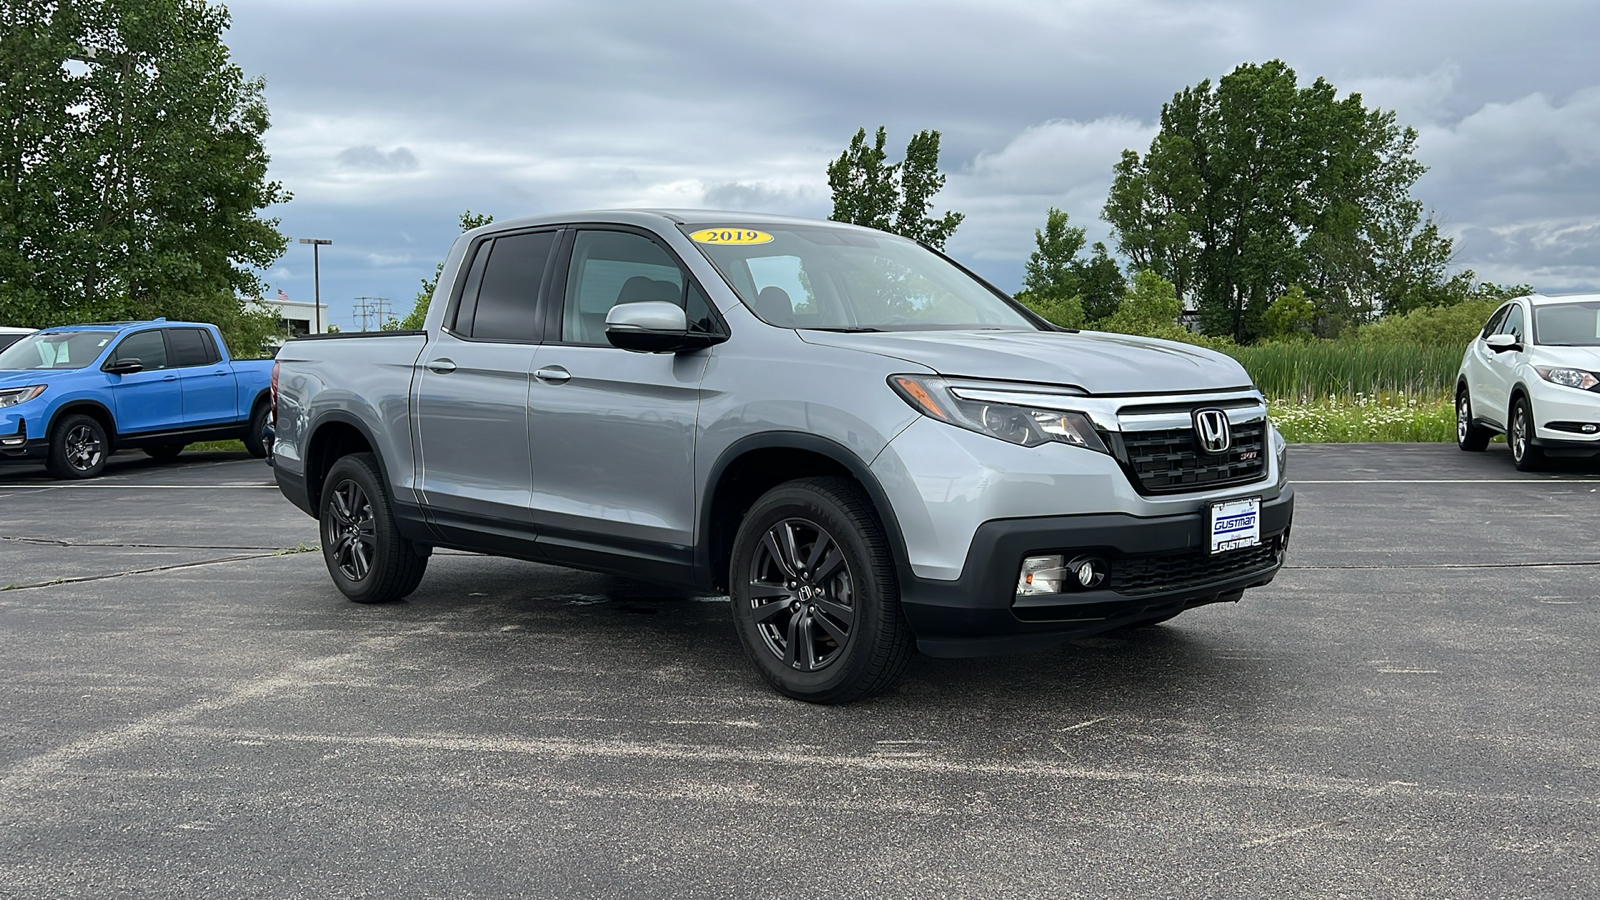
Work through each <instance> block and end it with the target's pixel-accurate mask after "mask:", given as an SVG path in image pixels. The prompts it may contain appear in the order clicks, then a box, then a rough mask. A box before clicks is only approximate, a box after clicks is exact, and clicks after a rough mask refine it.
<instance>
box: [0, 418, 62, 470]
mask: <svg viewBox="0 0 1600 900" xmlns="http://www.w3.org/2000/svg"><path fill="white" fill-rule="evenodd" d="M49 452H50V439H49V438H48V437H45V436H43V435H31V434H29V433H28V421H27V419H25V418H23V417H22V416H17V417H16V421H15V422H13V423H11V424H10V427H7V428H4V429H3V430H0V464H4V463H29V462H38V461H39V460H41V459H44V458H45V456H47V455H48V454H49Z"/></svg>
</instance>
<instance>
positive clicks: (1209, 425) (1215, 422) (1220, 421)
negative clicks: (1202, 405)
mask: <svg viewBox="0 0 1600 900" xmlns="http://www.w3.org/2000/svg"><path fill="white" fill-rule="evenodd" d="M1194 436H1195V438H1196V439H1197V440H1198V442H1199V444H1200V449H1201V451H1202V452H1205V453H1210V454H1213V455H1215V454H1218V453H1227V452H1228V448H1229V447H1231V446H1233V433H1232V431H1231V430H1230V429H1229V428H1228V414H1227V413H1225V412H1223V411H1222V410H1220V409H1197V410H1195V411H1194Z"/></svg>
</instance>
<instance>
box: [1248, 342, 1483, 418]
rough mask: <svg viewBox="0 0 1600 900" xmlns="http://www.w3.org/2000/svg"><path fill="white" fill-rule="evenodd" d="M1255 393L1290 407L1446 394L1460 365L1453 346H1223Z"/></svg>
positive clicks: (1288, 344)
mask: <svg viewBox="0 0 1600 900" xmlns="http://www.w3.org/2000/svg"><path fill="white" fill-rule="evenodd" d="M1225 352H1226V353H1228V354H1229V355H1230V356H1232V357H1233V358H1234V359H1237V360H1238V361H1239V363H1240V364H1241V365H1243V366H1244V367H1245V370H1246V371H1247V372H1249V373H1250V377H1251V378H1252V379H1253V380H1254V381H1255V383H1256V386H1257V387H1259V388H1260V389H1261V392H1262V393H1264V394H1266V395H1267V397H1268V398H1269V399H1272V400H1280V401H1286V402H1288V403H1293V404H1302V405H1303V404H1312V403H1317V402H1320V401H1324V400H1334V399H1346V400H1353V399H1354V398H1356V397H1358V396H1359V397H1382V396H1404V397H1412V398H1421V399H1437V398H1440V397H1446V396H1449V395H1450V393H1451V391H1452V388H1453V387H1454V386H1455V380H1456V371H1457V369H1458V368H1459V367H1460V365H1461V352H1462V348H1461V347H1460V346H1456V345H1455V344H1454V343H1448V344H1447V343H1443V342H1441V343H1439V344H1361V343H1354V342H1344V341H1337V342H1336V341H1322V342H1316V343H1302V344H1292V343H1284V344H1260V345H1257V346H1253V347H1228V348H1227V349H1226V350H1225Z"/></svg>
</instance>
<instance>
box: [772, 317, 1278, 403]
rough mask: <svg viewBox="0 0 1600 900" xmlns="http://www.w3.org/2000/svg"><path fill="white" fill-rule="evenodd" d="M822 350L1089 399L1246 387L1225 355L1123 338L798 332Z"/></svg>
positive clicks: (1084, 334) (1083, 334)
mask: <svg viewBox="0 0 1600 900" xmlns="http://www.w3.org/2000/svg"><path fill="white" fill-rule="evenodd" d="M800 336H801V338H803V339H804V340H806V341H808V342H810V343H813V344H820V345H823V346H828V347H841V348H846V349H850V350H861V351H864V352H866V353H876V354H878V355H880V356H888V357H891V358H894V359H903V360H906V361H907V362H913V363H919V364H921V365H924V366H927V367H928V368H930V369H933V370H934V371H935V372H938V373H939V374H941V375H949V376H966V377H969V378H994V379H1004V380H1006V381H1026V382H1032V383H1035V384H1056V385H1075V386H1077V387H1080V388H1083V389H1084V390H1086V391H1088V392H1089V393H1091V394H1133V393H1147V392H1167V393H1170V392H1172V391H1173V390H1175V389H1176V390H1187V391H1203V390H1219V389H1224V388H1242V387H1248V386H1249V385H1250V376H1249V375H1248V374H1246V373H1245V371H1244V368H1243V367H1242V366H1240V365H1239V364H1238V363H1237V362H1235V361H1234V360H1233V359H1232V358H1230V357H1228V356H1225V355H1224V354H1221V353H1217V352H1215V351H1212V350H1207V349H1205V348H1203V347H1193V346H1190V345H1188V344H1179V343H1175V342H1173V341H1160V340H1155V339H1154V338H1142V337H1132V336H1129V335H1123V334H1106V333H1102V332H1081V333H1077V334H1071V333H1065V332H1048V331H900V332H879V333H861V334H858V333H845V332H829V331H801V332H800Z"/></svg>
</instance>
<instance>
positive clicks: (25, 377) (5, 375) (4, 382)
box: [0, 369, 83, 390]
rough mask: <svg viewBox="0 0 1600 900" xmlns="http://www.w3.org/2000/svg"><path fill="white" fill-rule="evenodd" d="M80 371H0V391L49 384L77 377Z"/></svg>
mask: <svg viewBox="0 0 1600 900" xmlns="http://www.w3.org/2000/svg"><path fill="white" fill-rule="evenodd" d="M81 371H83V370H82V369H0V390H5V389H6V388H19V387H27V386H28V385H30V384H49V383H50V382H52V381H60V380H61V379H62V378H66V377H70V376H72V375H77V374H78V373H79V372H81Z"/></svg>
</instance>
